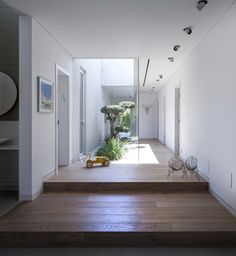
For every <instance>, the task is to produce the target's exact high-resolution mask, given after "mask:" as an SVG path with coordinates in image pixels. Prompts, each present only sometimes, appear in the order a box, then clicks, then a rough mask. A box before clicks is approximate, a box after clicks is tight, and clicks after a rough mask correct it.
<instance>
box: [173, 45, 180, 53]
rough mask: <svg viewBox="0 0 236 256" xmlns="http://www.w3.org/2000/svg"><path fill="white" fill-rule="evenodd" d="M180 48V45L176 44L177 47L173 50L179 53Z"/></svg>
mask: <svg viewBox="0 0 236 256" xmlns="http://www.w3.org/2000/svg"><path fill="white" fill-rule="evenodd" d="M179 48H180V45H178V44H176V45H175V46H174V48H173V50H174V51H175V52H177V51H178V50H179Z"/></svg>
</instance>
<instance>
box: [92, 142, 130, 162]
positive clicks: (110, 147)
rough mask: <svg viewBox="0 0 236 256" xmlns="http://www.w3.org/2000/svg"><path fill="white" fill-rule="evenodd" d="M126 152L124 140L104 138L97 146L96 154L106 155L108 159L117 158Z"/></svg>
mask: <svg viewBox="0 0 236 256" xmlns="http://www.w3.org/2000/svg"><path fill="white" fill-rule="evenodd" d="M126 152H127V148H126V142H124V141H121V140H120V139H118V138H106V139H105V141H104V142H103V144H102V145H101V146H100V147H99V148H98V150H97V152H96V155H97V156H107V157H109V158H110V160H119V159H121V158H122V157H123V156H124V154H125V153H126Z"/></svg>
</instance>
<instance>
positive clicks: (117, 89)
mask: <svg viewBox="0 0 236 256" xmlns="http://www.w3.org/2000/svg"><path fill="white" fill-rule="evenodd" d="M102 88H103V90H104V91H106V92H107V94H108V95H109V96H110V97H111V98H134V96H135V87H134V86H102Z"/></svg>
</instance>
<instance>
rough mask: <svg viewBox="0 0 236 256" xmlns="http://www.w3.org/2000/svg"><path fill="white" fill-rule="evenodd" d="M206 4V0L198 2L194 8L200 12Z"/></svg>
mask: <svg viewBox="0 0 236 256" xmlns="http://www.w3.org/2000/svg"><path fill="white" fill-rule="evenodd" d="M207 3H208V1H206V0H200V1H198V2H197V6H196V7H197V9H198V11H202V10H203V9H204V8H205V6H206V5H207Z"/></svg>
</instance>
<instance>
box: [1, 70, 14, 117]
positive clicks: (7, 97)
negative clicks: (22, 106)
mask: <svg viewBox="0 0 236 256" xmlns="http://www.w3.org/2000/svg"><path fill="white" fill-rule="evenodd" d="M16 99H17V87H16V84H15V82H14V81H13V80H12V79H11V77H10V76H8V75H7V74H5V73H3V72H0V116H2V115H4V114H6V113H7V112H8V111H10V110H11V109H12V108H13V107H14V105H15V103H16Z"/></svg>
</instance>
